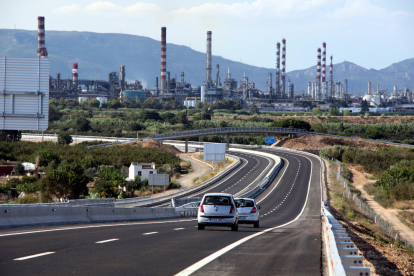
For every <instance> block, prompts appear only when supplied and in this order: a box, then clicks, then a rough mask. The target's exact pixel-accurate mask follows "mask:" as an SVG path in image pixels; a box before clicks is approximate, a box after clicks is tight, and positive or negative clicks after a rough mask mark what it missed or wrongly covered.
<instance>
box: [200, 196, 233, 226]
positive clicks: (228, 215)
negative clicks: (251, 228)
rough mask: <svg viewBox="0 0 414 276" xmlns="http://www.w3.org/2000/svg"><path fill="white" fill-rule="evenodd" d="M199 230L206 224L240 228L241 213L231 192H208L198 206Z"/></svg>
mask: <svg viewBox="0 0 414 276" xmlns="http://www.w3.org/2000/svg"><path fill="white" fill-rule="evenodd" d="M197 219H198V230H204V228H205V227H206V226H227V227H231V230H232V231H237V230H238V229H239V214H238V212H237V208H236V203H235V202H234V198H233V196H232V195H231V194H224V193H208V194H205V195H204V196H203V199H202V200H201V202H200V206H199V207H198V214H197Z"/></svg>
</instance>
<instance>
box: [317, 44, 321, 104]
mask: <svg viewBox="0 0 414 276" xmlns="http://www.w3.org/2000/svg"><path fill="white" fill-rule="evenodd" d="M316 99H317V100H320V99H321V48H318V51H317V65H316Z"/></svg>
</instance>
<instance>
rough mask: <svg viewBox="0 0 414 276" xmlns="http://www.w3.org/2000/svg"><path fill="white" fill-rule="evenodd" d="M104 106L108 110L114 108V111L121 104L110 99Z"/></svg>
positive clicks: (116, 100)
mask: <svg viewBox="0 0 414 276" xmlns="http://www.w3.org/2000/svg"><path fill="white" fill-rule="evenodd" d="M106 106H107V107H108V108H114V109H117V108H120V107H121V103H120V102H119V100H118V99H110V100H109V101H108V102H107V103H106Z"/></svg>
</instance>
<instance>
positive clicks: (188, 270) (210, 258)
mask: <svg viewBox="0 0 414 276" xmlns="http://www.w3.org/2000/svg"><path fill="white" fill-rule="evenodd" d="M312 167H313V163H312V161H311V170H310V178H309V184H308V192H307V194H306V200H305V203H304V204H303V207H302V210H301V212H300V213H299V214H298V215H297V217H296V218H294V219H293V220H291V221H289V222H287V223H285V224H283V225H279V226H276V227H273V228H268V229H266V230H263V231H261V232H259V233H256V234H253V235H250V236H247V237H245V238H243V239H241V240H239V241H237V242H234V243H232V244H230V245H228V246H226V247H224V248H223V249H221V250H219V251H217V252H215V253H213V254H211V255H210V256H207V257H206V258H204V259H202V260H201V261H199V262H197V263H195V264H193V265H192V266H189V267H187V268H186V269H184V270H183V271H181V272H179V273H177V274H175V275H178V276H185V275H190V274H192V273H193V272H195V271H197V270H199V269H200V268H202V267H203V266H205V265H206V264H208V263H210V262H211V261H213V260H215V259H217V258H218V257H220V256H221V255H223V254H225V253H227V252H228V251H230V250H232V249H233V248H235V247H237V246H239V245H240V244H242V243H244V242H246V241H248V240H250V239H253V238H255V237H257V236H259V235H262V234H264V233H267V232H269V231H272V230H275V229H277V228H280V227H283V226H286V225H289V224H291V223H293V222H295V221H297V220H298V219H299V218H300V216H302V214H303V212H304V211H305V207H306V204H307V203H308V198H309V190H310V185H311V182H312ZM272 191H273V190H272Z"/></svg>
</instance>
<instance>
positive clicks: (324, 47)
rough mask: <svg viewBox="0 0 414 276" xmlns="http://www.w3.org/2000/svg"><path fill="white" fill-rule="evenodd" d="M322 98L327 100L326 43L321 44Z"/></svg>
mask: <svg viewBox="0 0 414 276" xmlns="http://www.w3.org/2000/svg"><path fill="white" fill-rule="evenodd" d="M322 48H323V51H322V87H323V88H322V97H323V98H324V99H326V98H328V95H327V91H326V90H327V89H326V43H325V42H323V43H322Z"/></svg>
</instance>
